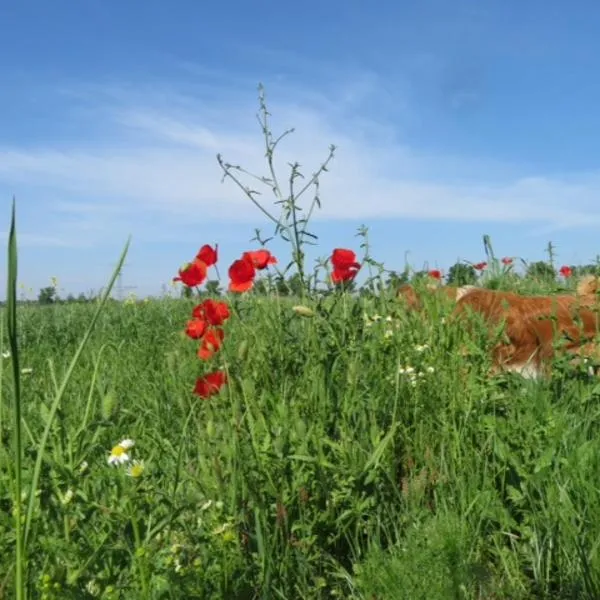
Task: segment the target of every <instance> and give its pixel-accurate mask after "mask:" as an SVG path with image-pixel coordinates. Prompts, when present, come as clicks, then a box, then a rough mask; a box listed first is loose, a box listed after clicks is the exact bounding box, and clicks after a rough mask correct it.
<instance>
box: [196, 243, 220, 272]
mask: <svg viewBox="0 0 600 600" xmlns="http://www.w3.org/2000/svg"><path fill="white" fill-rule="evenodd" d="M218 249H219V246H218V244H215V247H214V248H213V247H212V246H209V245H208V244H204V246H202V248H200V250H198V254H196V258H197V259H198V260H201V261H202V262H203V263H204V264H205V265H206V266H207V267H212V266H213V265H216V264H217V260H218Z"/></svg>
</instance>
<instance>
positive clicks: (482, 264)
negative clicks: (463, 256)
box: [473, 262, 487, 271]
mask: <svg viewBox="0 0 600 600" xmlns="http://www.w3.org/2000/svg"><path fill="white" fill-rule="evenodd" d="M473 268H474V269H475V270H476V271H484V270H485V269H487V263H486V262H480V263H477V264H476V265H473Z"/></svg>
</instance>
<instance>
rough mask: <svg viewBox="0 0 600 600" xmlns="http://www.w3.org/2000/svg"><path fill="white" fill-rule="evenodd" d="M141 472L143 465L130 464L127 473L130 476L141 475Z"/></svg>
mask: <svg viewBox="0 0 600 600" xmlns="http://www.w3.org/2000/svg"><path fill="white" fill-rule="evenodd" d="M143 472H144V465H141V464H136V465H132V467H131V469H130V470H129V474H130V475H131V476H132V477H141V476H142V473H143Z"/></svg>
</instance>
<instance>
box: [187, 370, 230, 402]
mask: <svg viewBox="0 0 600 600" xmlns="http://www.w3.org/2000/svg"><path fill="white" fill-rule="evenodd" d="M226 383H227V373H225V371H214V372H213V373H208V374H207V375H205V376H204V377H199V378H198V379H197V380H196V385H195V386H194V394H196V395H197V396H200V398H209V397H210V396H212V395H213V394H218V393H219V390H220V389H221V388H222V387H223V386H224V385H225V384H226Z"/></svg>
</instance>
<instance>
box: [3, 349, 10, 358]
mask: <svg viewBox="0 0 600 600" xmlns="http://www.w3.org/2000/svg"><path fill="white" fill-rule="evenodd" d="M2 358H10V352H9V351H8V350H5V351H4V352H3V353H2Z"/></svg>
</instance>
